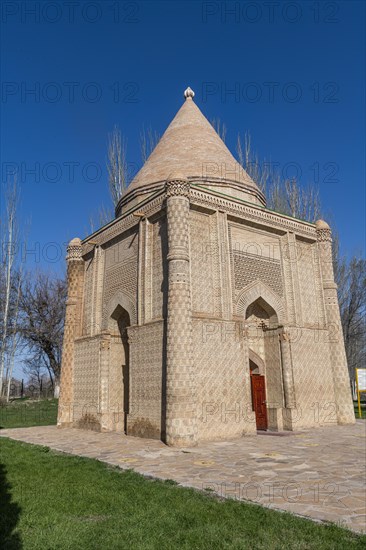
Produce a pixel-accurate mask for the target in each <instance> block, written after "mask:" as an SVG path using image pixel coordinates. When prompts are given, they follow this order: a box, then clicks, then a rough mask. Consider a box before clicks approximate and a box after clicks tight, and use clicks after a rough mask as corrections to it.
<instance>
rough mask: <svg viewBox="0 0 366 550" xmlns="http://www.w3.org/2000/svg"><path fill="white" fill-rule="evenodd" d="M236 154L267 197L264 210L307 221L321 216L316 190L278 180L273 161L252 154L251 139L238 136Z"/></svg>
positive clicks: (310, 186) (312, 187)
mask: <svg viewBox="0 0 366 550" xmlns="http://www.w3.org/2000/svg"><path fill="white" fill-rule="evenodd" d="M237 155H238V160H239V163H240V164H241V165H242V166H243V168H244V169H245V170H246V172H247V173H248V174H249V176H250V177H251V178H252V179H253V180H254V181H255V182H256V183H257V185H258V186H259V188H260V189H261V191H262V192H263V193H264V194H265V195H266V198H267V207H268V208H269V209H271V210H275V211H276V212H279V213H280V214H286V215H288V216H293V217H294V218H299V219H302V220H306V221H309V222H315V221H316V220H318V219H319V217H320V215H321V205H320V195H319V190H318V188H317V187H315V186H313V185H310V184H309V185H307V186H306V187H303V186H301V185H300V183H299V182H298V181H296V180H295V179H292V180H288V179H284V178H283V177H281V174H280V173H279V172H278V171H277V170H276V169H275V165H274V163H272V162H268V161H265V160H264V161H262V162H261V161H260V160H259V157H258V154H256V153H254V152H253V148H252V143H251V136H250V134H249V133H246V134H245V135H244V138H241V137H240V136H238V140H237Z"/></svg>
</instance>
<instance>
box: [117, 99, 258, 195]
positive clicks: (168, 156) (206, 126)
mask: <svg viewBox="0 0 366 550" xmlns="http://www.w3.org/2000/svg"><path fill="white" fill-rule="evenodd" d="M184 95H185V97H186V100H185V102H184V104H183V105H182V107H181V108H180V109H179V111H178V113H177V114H176V116H175V117H174V119H173V120H172V122H171V123H170V124H169V126H168V128H167V129H166V131H165V133H164V135H163V136H162V138H161V140H160V141H159V143H158V145H157V146H156V147H155V149H154V151H153V152H152V153H151V155H150V156H149V158H148V159H147V161H146V162H145V164H144V166H143V167H142V168H141V170H140V171H139V172H138V174H137V175H136V176H135V178H134V179H133V181H132V182H131V184H130V185H129V187H128V188H127V190H126V192H125V194H128V193H130V192H131V191H133V190H135V189H137V188H141V187H144V186H146V185H150V184H153V183H155V182H160V181H165V180H166V179H167V178H168V177H169V176H170V175H171V174H172V173H177V172H178V173H182V174H184V175H185V176H186V177H187V178H192V179H198V178H203V179H205V178H206V179H207V178H213V179H215V180H220V181H225V180H230V181H235V182H238V183H241V184H244V185H245V186H248V187H251V188H254V189H255V190H256V191H258V192H259V189H258V187H257V185H256V184H255V183H254V181H253V180H252V179H251V178H250V177H249V175H248V174H247V173H246V172H245V170H244V169H243V168H242V167H241V166H240V164H239V163H238V162H237V161H236V160H235V158H234V157H233V155H232V154H231V153H230V151H229V149H228V148H227V147H226V145H225V143H224V142H223V141H222V139H221V138H220V137H219V135H218V134H217V133H216V131H215V130H214V128H213V127H212V125H211V124H210V123H209V121H208V120H207V119H206V117H205V116H204V115H203V114H202V113H201V111H200V109H199V108H198V107H197V105H196V104H195V103H194V101H193V96H194V93H193V91H192V90H190V88H188V89H187V90H186V92H185V94H184Z"/></svg>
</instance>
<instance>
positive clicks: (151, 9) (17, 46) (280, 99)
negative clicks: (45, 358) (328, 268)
mask: <svg viewBox="0 0 366 550" xmlns="http://www.w3.org/2000/svg"><path fill="white" fill-rule="evenodd" d="M1 10H2V11H1V18H2V38H1V49H2V63H1V80H2V90H1V92H2V97H1V118H2V130H1V166H2V176H1V177H2V181H4V179H5V178H6V174H7V173H8V172H11V171H13V170H15V169H16V170H18V180H19V181H20V184H21V219H22V221H25V220H28V221H29V230H28V248H29V250H30V251H31V250H35V251H36V256H37V261H38V260H39V261H40V265H42V266H43V267H45V265H46V264H47V265H48V267H49V268H50V269H52V270H56V271H59V272H61V271H62V270H63V269H64V260H63V257H62V256H63V252H64V250H63V246H64V243H67V242H68V241H69V240H70V239H71V238H73V237H75V236H80V237H83V236H85V235H86V234H87V233H88V232H89V229H90V224H89V219H90V217H91V216H93V214H94V215H95V214H96V213H97V212H98V210H99V207H100V205H102V204H103V205H105V206H108V205H109V195H108V188H107V174H106V170H105V158H106V142H107V135H108V132H110V131H111V130H112V128H113V126H114V125H115V124H118V125H119V126H120V127H121V129H122V132H123V134H124V136H125V138H126V140H127V147H128V157H129V161H130V163H131V164H132V165H133V166H138V165H139V164H140V153H139V135H140V132H141V129H142V128H143V126H145V127H149V126H151V127H152V128H153V129H154V130H156V131H157V132H159V133H162V132H163V131H164V129H165V128H166V126H167V125H168V124H169V122H170V120H171V119H172V118H173V116H174V115H175V113H176V111H177V110H178V109H179V107H180V106H181V104H182V101H183V90H184V89H185V88H186V87H187V86H188V85H189V86H191V87H192V88H193V89H194V91H195V92H196V97H195V100H196V103H197V105H198V106H199V107H200V108H201V109H202V111H203V113H204V114H205V115H206V116H207V118H208V119H210V120H211V119H213V118H220V119H221V121H223V122H224V123H225V124H226V126H227V130H228V133H227V144H228V146H229V147H230V149H231V150H232V151H234V150H235V142H236V137H237V134H238V133H242V134H244V132H246V131H249V132H250V133H251V136H252V142H253V145H254V148H255V149H256V150H257V151H258V154H259V156H260V157H261V158H266V159H271V161H272V162H276V163H278V164H279V167H280V169H281V170H284V171H285V172H286V173H287V174H289V175H295V174H297V175H300V176H301V182H302V183H304V184H306V183H316V184H319V187H320V192H321V197H322V202H323V207H324V210H325V213H326V216H325V217H327V219H328V220H330V221H331V222H332V224H333V225H336V227H337V230H338V232H339V233H340V237H341V243H342V250H343V252H345V253H347V254H352V253H354V252H360V251H361V250H362V249H363V245H364V240H363V239H364V233H365V232H364V218H365V215H364V214H365V184H364V176H365V164H364V157H363V153H364V149H365V132H364V131H365V103H364V93H365V77H364V70H365V46H364V44H365V23H364V22H365V4H364V3H363V2H351V1H349V2H312V1H311V2H274V3H271V2H261V1H258V2H199V1H188V2H179V1H174V2H155V1H148V2H140V1H138V2H112V1H111V2H109V1H108V0H105V1H103V2H102V1H99V2H98V1H95V2H88V1H86V2H83V1H79V2H76V3H75V4H73V7H70V3H68V2H55V1H53V2H48V1H47V0H45V1H44V2H31V1H29V2H3V3H2V5H1ZM34 10H35V11H34ZM32 89H33V93H32V92H31V90H32ZM233 90H235V93H232V92H233ZM32 171H33V172H32ZM50 243H55V244H50ZM34 259H35V256H34V255H33V256H32V255H31V254H29V255H28V260H29V262H28V265H29V266H30V267H33V266H34V265H35V262H34ZM53 259H55V261H52V260H53Z"/></svg>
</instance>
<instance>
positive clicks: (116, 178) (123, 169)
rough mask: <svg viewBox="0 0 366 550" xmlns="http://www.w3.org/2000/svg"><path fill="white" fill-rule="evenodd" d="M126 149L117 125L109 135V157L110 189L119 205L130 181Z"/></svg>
mask: <svg viewBox="0 0 366 550" xmlns="http://www.w3.org/2000/svg"><path fill="white" fill-rule="evenodd" d="M126 150H127V149H126V143H125V140H124V139H123V138H122V135H121V130H120V129H119V128H118V126H115V127H114V128H113V131H112V132H111V133H110V134H109V136H108V158H107V170H108V183H109V191H110V194H111V198H112V202H113V204H114V206H116V205H117V203H118V201H119V200H120V198H121V197H122V194H123V191H124V190H125V189H126V187H127V185H128V183H129V182H128V163H127V156H126Z"/></svg>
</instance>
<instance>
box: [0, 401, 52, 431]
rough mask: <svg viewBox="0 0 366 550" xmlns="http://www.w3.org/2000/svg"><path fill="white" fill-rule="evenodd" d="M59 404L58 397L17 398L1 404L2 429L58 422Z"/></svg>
mask: <svg viewBox="0 0 366 550" xmlns="http://www.w3.org/2000/svg"><path fill="white" fill-rule="evenodd" d="M57 405H58V399H42V400H40V401H36V400H33V399H16V400H14V401H11V402H10V403H7V404H3V405H0V429H4V428H22V427H25V428H26V427H30V426H49V425H51V424H56V421H57Z"/></svg>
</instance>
